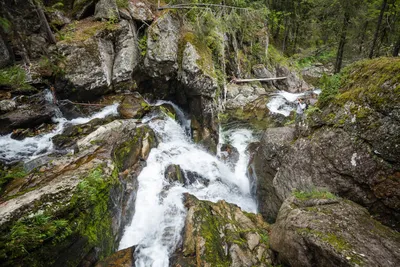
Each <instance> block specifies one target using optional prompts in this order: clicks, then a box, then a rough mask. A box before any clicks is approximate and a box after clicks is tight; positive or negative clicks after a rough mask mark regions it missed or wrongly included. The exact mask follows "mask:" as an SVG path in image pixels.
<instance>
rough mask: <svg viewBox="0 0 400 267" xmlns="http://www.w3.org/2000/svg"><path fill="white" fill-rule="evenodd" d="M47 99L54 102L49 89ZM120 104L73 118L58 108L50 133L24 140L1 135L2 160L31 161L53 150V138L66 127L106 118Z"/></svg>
mask: <svg viewBox="0 0 400 267" xmlns="http://www.w3.org/2000/svg"><path fill="white" fill-rule="evenodd" d="M45 100H46V101H47V102H49V103H50V104H52V103H53V96H52V94H51V92H50V91H49V90H48V91H46V94H45ZM117 107H118V104H114V105H110V106H107V107H105V108H103V109H102V110H101V111H99V112H97V113H95V114H93V115H91V116H89V117H81V118H76V119H72V120H67V119H65V118H64V117H62V113H61V111H60V110H59V109H58V108H56V116H55V117H54V118H53V122H54V123H55V124H56V127H55V128H54V130H52V131H51V132H49V133H45V134H39V135H37V136H34V137H27V138H24V139H23V140H15V139H13V138H11V134H8V135H3V136H0V160H1V161H5V162H16V161H21V160H24V161H29V160H32V159H34V158H36V157H38V156H42V155H45V154H49V153H51V152H53V141H52V138H53V137H54V136H56V135H57V134H61V133H62V132H63V131H64V129H65V127H67V126H69V125H78V124H84V123H87V122H89V121H91V120H93V119H95V118H105V117H107V116H109V115H116V114H118V112H117Z"/></svg>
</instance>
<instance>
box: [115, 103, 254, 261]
mask: <svg viewBox="0 0 400 267" xmlns="http://www.w3.org/2000/svg"><path fill="white" fill-rule="evenodd" d="M174 107H175V109H178V108H177V107H176V106H174ZM182 114H183V112H182V111H181V110H179V109H178V110H177V115H178V117H179V121H180V122H181V123H178V122H176V121H175V120H173V119H171V118H166V119H165V120H154V121H152V120H150V122H149V125H150V127H151V128H152V129H153V130H154V132H155V133H156V135H157V137H158V140H159V145H158V147H157V148H154V149H152V150H151V152H150V155H149V158H148V159H147V166H146V167H145V168H144V169H143V171H142V172H141V173H140V175H139V177H138V182H139V189H138V192H137V198H136V204H135V214H134V216H133V219H132V223H131V224H130V225H129V226H127V227H126V228H125V232H124V235H123V237H122V240H121V242H120V245H119V249H124V248H127V247H130V246H136V251H135V260H136V262H135V264H136V267H144V266H153V267H167V266H169V258H170V256H171V254H172V253H173V252H174V251H175V249H176V248H177V246H178V245H179V244H180V242H181V232H182V230H183V228H184V224H185V217H186V209H185V207H184V205H183V193H186V192H187V193H190V194H192V195H194V196H196V197H197V198H199V199H201V200H209V201H213V202H216V201H218V200H222V199H223V200H226V201H227V202H230V203H234V204H236V205H238V206H239V207H241V208H242V209H243V210H245V211H248V212H256V203H255V201H254V199H253V198H252V197H251V195H250V186H249V180H248V178H247V176H246V167H247V162H248V156H247V155H246V153H245V150H246V147H247V145H248V144H249V143H250V142H252V141H255V137H254V136H253V134H252V132H251V131H250V130H247V129H235V130H231V131H228V132H223V133H222V137H221V140H222V141H223V142H229V143H230V144H231V145H233V146H234V147H236V149H237V150H238V152H239V160H238V162H237V164H236V167H235V169H234V170H231V169H230V168H229V167H228V166H227V165H226V164H225V163H223V162H222V161H220V160H219V159H218V158H217V157H216V156H214V155H211V154H209V153H208V152H206V151H205V150H204V149H203V148H202V147H200V146H198V145H196V144H194V143H193V142H192V141H191V140H190V137H189V136H188V134H187V133H186V132H187V131H186V129H185V125H187V120H186V118H184V117H182ZM170 164H176V165H179V166H180V167H181V169H182V170H184V171H190V172H195V173H196V174H197V175H196V176H197V177H201V178H198V179H197V180H196V181H195V182H193V183H191V184H189V185H186V186H184V185H182V184H180V183H172V184H169V182H168V181H167V180H166V179H165V177H164V173H165V170H166V168H167V167H168V166H169V165H170ZM205 179H206V180H208V181H209V183H204V182H203V181H204V180H205Z"/></svg>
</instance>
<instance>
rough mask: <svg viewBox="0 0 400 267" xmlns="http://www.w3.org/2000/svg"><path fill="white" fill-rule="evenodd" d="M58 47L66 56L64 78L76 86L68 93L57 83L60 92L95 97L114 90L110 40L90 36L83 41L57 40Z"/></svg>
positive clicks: (112, 52)
mask: <svg viewBox="0 0 400 267" xmlns="http://www.w3.org/2000/svg"><path fill="white" fill-rule="evenodd" d="M57 48H58V51H59V53H60V54H61V55H62V56H63V57H65V61H64V64H65V70H64V71H65V75H64V76H65V79H67V80H68V82H69V83H70V86H69V87H72V88H74V89H73V91H71V92H66V90H64V88H62V87H57V86H56V90H57V93H58V94H60V95H61V96H64V97H68V96H71V97H72V98H74V99H78V100H92V99H94V98H96V97H98V96H100V95H103V94H105V93H107V92H110V91H111V90H112V88H111V79H112V77H111V74H112V69H113V59H114V48H113V43H112V41H111V40H107V39H99V40H96V39H94V38H89V39H87V40H86V41H84V42H74V43H66V42H58V43H57ZM70 90H71V89H70Z"/></svg>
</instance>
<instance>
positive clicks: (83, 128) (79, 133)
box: [52, 118, 113, 150]
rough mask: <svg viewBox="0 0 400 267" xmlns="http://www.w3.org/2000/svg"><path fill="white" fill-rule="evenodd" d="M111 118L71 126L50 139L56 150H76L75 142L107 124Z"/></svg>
mask: <svg viewBox="0 0 400 267" xmlns="http://www.w3.org/2000/svg"><path fill="white" fill-rule="evenodd" d="M112 119H113V118H106V119H93V120H91V121H89V122H88V123H85V124H80V125H73V126H69V127H67V128H65V130H64V131H63V132H62V133H61V134H58V135H56V136H54V137H53V138H52V140H53V143H54V146H55V148H56V149H61V150H62V149H68V148H76V145H77V141H78V140H79V139H81V138H83V137H84V136H87V135H88V134H90V133H91V132H93V131H95V130H96V129H97V128H98V127H100V126H101V125H103V124H107V123H109V122H110V121H111V120H112Z"/></svg>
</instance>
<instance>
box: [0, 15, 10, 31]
mask: <svg viewBox="0 0 400 267" xmlns="http://www.w3.org/2000/svg"><path fill="white" fill-rule="evenodd" d="M0 27H1V28H2V29H3V31H5V32H8V31H9V30H10V29H11V22H10V21H9V20H8V19H6V18H3V17H0Z"/></svg>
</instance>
